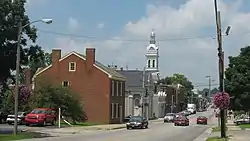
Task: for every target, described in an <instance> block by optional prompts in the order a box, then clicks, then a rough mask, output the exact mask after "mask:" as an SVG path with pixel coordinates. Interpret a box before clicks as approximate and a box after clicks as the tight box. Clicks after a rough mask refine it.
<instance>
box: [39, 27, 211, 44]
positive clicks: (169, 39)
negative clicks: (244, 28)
mask: <svg viewBox="0 0 250 141" xmlns="http://www.w3.org/2000/svg"><path fill="white" fill-rule="evenodd" d="M38 32H42V33H47V34H55V35H62V36H69V37H75V38H84V39H91V40H110V41H124V42H147V41H148V40H139V39H114V38H100V37H94V36H87V35H79V34H70V33H63V32H55V31H50V30H43V29H38ZM202 38H203V39H204V38H210V39H214V38H215V37H214V36H197V37H184V38H167V39H159V40H157V41H158V42H169V41H181V40H193V39H202Z"/></svg>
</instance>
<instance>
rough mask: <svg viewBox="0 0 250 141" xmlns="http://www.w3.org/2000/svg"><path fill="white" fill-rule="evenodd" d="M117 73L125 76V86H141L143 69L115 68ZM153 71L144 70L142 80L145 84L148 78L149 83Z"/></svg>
mask: <svg viewBox="0 0 250 141" xmlns="http://www.w3.org/2000/svg"><path fill="white" fill-rule="evenodd" d="M117 72H118V73H120V74H121V75H123V76H124V77H125V78H126V86H127V87H142V86H143V71H142V70H117ZM152 73H153V71H145V74H144V77H145V78H144V82H145V85H147V84H148V80H150V82H149V83H150V84H152V83H153V81H152V79H153V78H152V75H151V74H152Z"/></svg>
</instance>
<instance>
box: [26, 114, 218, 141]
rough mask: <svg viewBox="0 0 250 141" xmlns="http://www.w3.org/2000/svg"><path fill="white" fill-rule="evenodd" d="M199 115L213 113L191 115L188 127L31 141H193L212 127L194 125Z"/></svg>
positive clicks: (161, 125) (165, 126) (168, 126)
mask: <svg viewBox="0 0 250 141" xmlns="http://www.w3.org/2000/svg"><path fill="white" fill-rule="evenodd" d="M199 115H204V116H207V117H209V116H212V115H213V111H212V110H209V111H207V112H203V113H197V114H196V115H192V116H191V117H190V126H188V127H180V126H178V127H176V126H173V124H172V123H165V124H164V123H163V122H159V123H152V124H150V126H149V129H142V130H126V129H120V130H114V131H97V132H88V133H82V134H81V135H71V136H67V137H65V136H64V137H52V138H46V139H37V140H34V139H32V141H45V140H46V141H72V140H74V141H82V140H84V141H117V140H119V141H152V140H155V141H166V140H167V141H193V140H194V139H195V138H196V137H198V136H199V135H200V134H201V133H203V132H204V131H205V130H206V129H208V128H209V127H210V126H211V125H213V122H211V121H209V123H208V125H196V118H197V116H199ZM25 141H26V140H25ZM27 141H28V140H27ZM29 141H31V140H29Z"/></svg>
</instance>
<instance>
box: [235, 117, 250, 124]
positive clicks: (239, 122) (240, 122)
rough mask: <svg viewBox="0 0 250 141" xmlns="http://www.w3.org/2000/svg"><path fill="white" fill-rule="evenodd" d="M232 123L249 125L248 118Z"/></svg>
mask: <svg viewBox="0 0 250 141" xmlns="http://www.w3.org/2000/svg"><path fill="white" fill-rule="evenodd" d="M234 123H235V124H237V125H240V124H249V123H250V117H244V118H239V119H236V120H234Z"/></svg>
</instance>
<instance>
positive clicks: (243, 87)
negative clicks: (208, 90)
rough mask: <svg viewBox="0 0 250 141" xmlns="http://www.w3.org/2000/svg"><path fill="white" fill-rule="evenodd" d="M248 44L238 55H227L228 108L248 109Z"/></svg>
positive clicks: (249, 96) (249, 87)
mask: <svg viewBox="0 0 250 141" xmlns="http://www.w3.org/2000/svg"><path fill="white" fill-rule="evenodd" d="M249 56H250V46H247V47H245V48H241V50H240V54H239V55H238V56H235V57H233V56H230V57H229V65H228V68H227V69H226V72H225V76H226V80H225V89H226V92H228V93H229V94H230V97H231V102H230V108H232V109H234V110H244V111H249V110H250V104H249V101H250V91H249V90H250V57H249Z"/></svg>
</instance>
